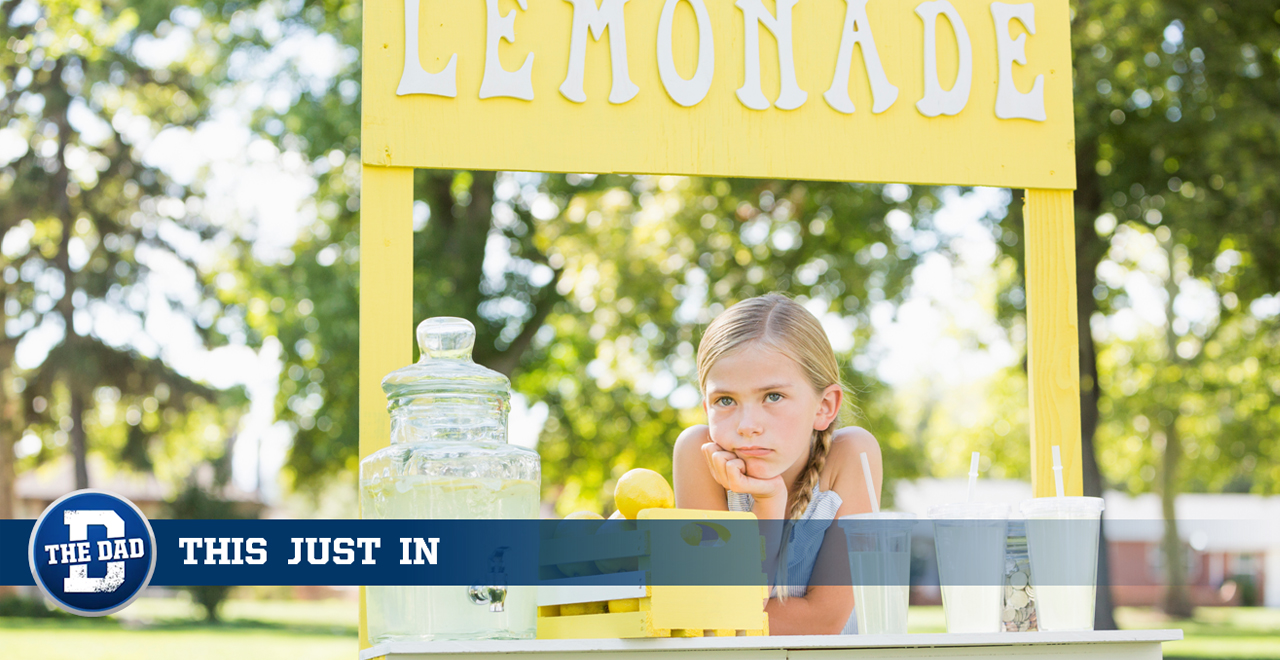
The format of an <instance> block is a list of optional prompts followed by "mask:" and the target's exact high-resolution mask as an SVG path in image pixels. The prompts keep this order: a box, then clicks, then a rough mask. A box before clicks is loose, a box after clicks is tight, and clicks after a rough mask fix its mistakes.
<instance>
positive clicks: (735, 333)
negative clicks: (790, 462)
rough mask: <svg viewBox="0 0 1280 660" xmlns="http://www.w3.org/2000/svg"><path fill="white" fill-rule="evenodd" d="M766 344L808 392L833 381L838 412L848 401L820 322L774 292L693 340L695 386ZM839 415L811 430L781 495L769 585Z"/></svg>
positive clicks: (781, 574) (746, 303)
mask: <svg viewBox="0 0 1280 660" xmlns="http://www.w3.org/2000/svg"><path fill="white" fill-rule="evenodd" d="M751 344H756V345H762V346H767V347H769V348H772V349H773V350H776V351H778V352H779V353H782V354H783V355H786V356H787V357H789V358H791V359H792V360H794V361H795V363H796V364H798V365H800V368H801V369H802V370H803V371H804V373H805V375H806V376H807V377H808V379H809V384H810V385H812V386H813V389H814V391H816V392H822V391H823V390H825V389H826V388H828V387H830V386H832V385H839V386H840V389H841V390H842V391H843V392H844V396H843V397H842V398H841V412H842V413H843V412H844V411H845V410H847V409H848V407H850V406H851V404H850V403H849V402H850V401H851V400H852V399H851V397H850V395H849V392H848V388H846V387H845V386H844V381H843V380H841V378H840V364H839V362H838V361H837V360H836V354H835V351H834V350H832V349H831V341H830V340H829V339H828V338H827V333H826V332H825V331H824V330H823V329H822V324H821V323H820V322H819V321H818V319H817V318H816V317H814V315H813V314H810V313H809V310H807V309H805V308H804V307H803V306H801V305H800V303H797V302H796V301H794V300H792V299H791V298H788V297H787V296H785V295H782V294H779V293H770V294H766V295H763V296H759V297H756V298H748V299H746V300H743V301H742V302H739V303H738V304H736V305H734V306H732V307H730V308H729V309H727V310H725V311H724V312H723V313H722V314H720V315H719V316H717V317H716V318H715V320H713V321H712V322H711V325H709V326H707V331H706V333H704V334H703V335H702V341H701V342H700V343H699V344H698V387H699V388H700V389H701V390H702V391H703V392H704V393H705V392H706V391H707V373H708V372H709V371H711V367H712V365H714V364H715V363H716V361H717V360H719V359H720V358H721V357H724V356H725V355H727V354H729V353H732V352H734V351H737V350H739V349H741V348H743V347H745V346H748V345H751ZM839 421H840V416H839V415H837V417H836V418H835V419H833V420H832V421H831V424H830V425H828V426H827V428H825V429H821V430H818V429H814V431H813V436H812V438H811V440H810V445H809V460H808V461H807V462H806V463H805V466H804V469H803V470H801V471H800V474H799V475H798V476H797V477H796V481H795V483H794V484H792V485H791V486H790V488H789V490H790V492H789V493H788V496H787V501H788V507H787V523H786V525H784V527H783V531H782V542H781V545H780V547H779V549H778V571H777V579H776V580H775V584H777V585H782V584H784V583H785V582H786V579H787V577H786V576H787V560H786V556H787V546H788V545H789V543H788V541H789V540H790V537H791V525H792V521H794V520H798V519H799V518H800V516H803V515H804V512H805V509H807V508H809V501H810V500H811V499H812V498H813V489H814V487H815V486H817V485H818V480H819V478H820V477H821V476H822V468H823V466H824V465H826V463H827V455H828V454H829V453H830V452H831V438H832V436H834V435H835V430H836V426H837V425H838V424H839ZM778 594H779V598H780V600H783V601H785V600H786V590H785V589H781V588H780V589H779V590H778Z"/></svg>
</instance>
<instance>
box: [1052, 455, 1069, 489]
mask: <svg viewBox="0 0 1280 660" xmlns="http://www.w3.org/2000/svg"><path fill="white" fill-rule="evenodd" d="M1053 487H1054V488H1055V489H1056V490H1057V491H1058V497H1066V495H1067V492H1066V490H1064V489H1063V487H1062V452H1061V451H1060V450H1059V449H1058V445H1054V446H1053Z"/></svg>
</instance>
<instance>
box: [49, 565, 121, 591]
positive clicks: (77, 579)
mask: <svg viewBox="0 0 1280 660" xmlns="http://www.w3.org/2000/svg"><path fill="white" fill-rule="evenodd" d="M122 584H124V562H122V561H113V562H107V574H106V575H105V576H104V577H100V578H91V577H89V565H88V564H77V565H75V566H72V567H71V575H70V577H66V578H63V579H62V589H63V591H66V592H67V593H73V594H93V593H107V592H111V591H115V590H116V589H119V588H120V585H122Z"/></svg>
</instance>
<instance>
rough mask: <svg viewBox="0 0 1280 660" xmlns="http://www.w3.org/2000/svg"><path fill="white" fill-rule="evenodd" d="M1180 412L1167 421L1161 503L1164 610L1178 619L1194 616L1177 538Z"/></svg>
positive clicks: (1185, 567) (1182, 556)
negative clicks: (1162, 513) (1164, 585)
mask: <svg viewBox="0 0 1280 660" xmlns="http://www.w3.org/2000/svg"><path fill="white" fill-rule="evenodd" d="M1177 425H1178V416H1177V415H1176V414H1174V415H1173V419H1172V421H1170V422H1169V424H1167V425H1165V427H1164V433H1165V441H1164V457H1163V467H1164V469H1163V470H1161V472H1162V474H1161V475H1160V504H1161V509H1162V510H1163V512H1164V541H1163V543H1162V544H1161V546H1162V549H1163V551H1164V565H1165V579H1166V580H1167V581H1168V583H1169V584H1168V585H1167V586H1166V588H1165V593H1164V613H1165V614H1167V615H1169V616H1171V617H1173V618H1176V619H1189V618H1191V613H1192V612H1191V610H1192V605H1191V594H1190V593H1189V591H1188V589H1187V560H1186V554H1185V553H1184V552H1183V549H1182V539H1179V538H1178V515H1177V511H1176V510H1175V509H1174V500H1175V499H1176V498H1177V496H1178V491H1177V487H1176V484H1177V481H1176V479H1177V476H1178V464H1179V463H1181V461H1182V440H1181V438H1179V437H1178V428H1177Z"/></svg>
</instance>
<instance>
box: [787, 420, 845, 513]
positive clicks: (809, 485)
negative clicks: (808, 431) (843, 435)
mask: <svg viewBox="0 0 1280 660" xmlns="http://www.w3.org/2000/svg"><path fill="white" fill-rule="evenodd" d="M833 435H835V424H834V423H833V424H831V426H828V427H827V428H825V429H823V430H821V431H814V432H813V449H812V450H811V451H810V452H809V463H808V464H807V465H805V466H804V471H803V472H801V473H800V476H798V477H796V483H795V486H794V487H793V490H794V491H795V493H794V495H795V499H793V500H792V501H791V507H790V509H788V510H787V518H788V519H790V520H796V519H798V518H799V517H800V516H803V515H804V510H805V509H807V508H809V500H810V499H812V498H813V487H814V486H817V485H818V479H819V477H821V476H822V467H823V466H824V465H826V464H827V455H828V454H830V453H831V437H832V436H833Z"/></svg>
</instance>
